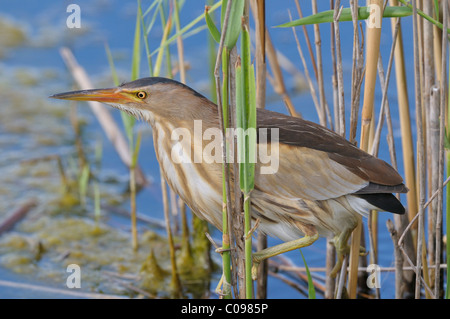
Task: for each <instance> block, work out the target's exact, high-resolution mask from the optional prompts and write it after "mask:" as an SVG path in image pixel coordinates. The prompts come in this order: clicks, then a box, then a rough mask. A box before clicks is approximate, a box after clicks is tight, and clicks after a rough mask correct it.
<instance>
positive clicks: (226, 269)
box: [222, 47, 231, 299]
mask: <svg viewBox="0 0 450 319" xmlns="http://www.w3.org/2000/svg"><path fill="white" fill-rule="evenodd" d="M229 60H230V52H229V50H228V49H227V47H224V48H223V51H222V74H223V82H222V114H223V128H224V132H223V133H224V134H226V130H227V128H228V127H229V118H228V79H229V70H228V64H229ZM228 150H229V145H228V143H226V155H225V156H226V159H228ZM227 169H228V168H227V164H226V163H223V164H222V176H223V178H222V198H223V202H222V248H223V249H224V252H223V253H222V265H223V267H222V268H223V276H224V282H223V291H222V293H223V295H224V298H225V299H230V298H231V253H230V247H231V238H230V236H229V233H230V230H229V228H228V212H227V189H226V180H225V177H226V176H227V174H226V170H227Z"/></svg>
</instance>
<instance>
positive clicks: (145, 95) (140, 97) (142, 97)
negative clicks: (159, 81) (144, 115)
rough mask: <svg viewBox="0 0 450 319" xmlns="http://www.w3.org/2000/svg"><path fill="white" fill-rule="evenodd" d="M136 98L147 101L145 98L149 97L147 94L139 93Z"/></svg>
mask: <svg viewBox="0 0 450 319" xmlns="http://www.w3.org/2000/svg"><path fill="white" fill-rule="evenodd" d="M136 96H137V97H138V98H139V99H141V100H143V99H145V98H146V97H147V92H144V91H139V92H137V93H136Z"/></svg>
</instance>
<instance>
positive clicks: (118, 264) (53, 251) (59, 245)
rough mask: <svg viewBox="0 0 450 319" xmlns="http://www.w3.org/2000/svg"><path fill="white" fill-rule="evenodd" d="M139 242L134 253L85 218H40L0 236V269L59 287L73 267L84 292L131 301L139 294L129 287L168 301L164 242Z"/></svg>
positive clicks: (145, 238) (121, 237) (126, 240)
mask: <svg viewBox="0 0 450 319" xmlns="http://www.w3.org/2000/svg"><path fill="white" fill-rule="evenodd" d="M139 239H140V248H139V249H138V251H136V252H135V251H133V249H132V248H131V244H130V236H129V234H128V233H126V232H124V231H120V230H118V229H115V228H112V227H110V226H107V225H100V224H98V223H97V222H95V221H92V220H89V219H88V218H81V217H66V216H51V217H50V216H45V217H44V216H43V217H40V218H38V219H36V220H31V221H30V220H28V221H23V222H22V223H21V224H20V226H18V227H17V228H16V230H15V231H13V232H8V233H7V234H4V235H3V236H2V237H0V256H1V257H0V265H1V266H2V267H6V268H9V269H11V270H13V271H15V272H17V273H20V274H24V275H27V276H33V278H34V279H38V280H42V281H44V282H48V283H49V284H51V285H52V286H55V285H56V286H57V287H61V288H64V287H66V281H67V278H68V276H70V273H68V272H67V267H68V266H69V265H72V264H75V265H78V266H79V267H80V270H81V288H82V290H83V291H87V292H96V293H105V294H115V295H127V296H131V297H135V296H136V295H138V293H136V292H135V291H133V290H131V289H130V288H129V286H134V287H136V288H138V289H142V291H143V292H147V293H148V295H146V296H155V297H156V296H157V297H171V296H172V294H173V291H172V290H171V288H172V287H171V285H170V281H171V276H170V272H169V271H168V269H170V264H169V253H168V252H169V250H168V249H167V247H168V246H167V241H166V240H165V239H164V238H162V237H160V236H159V235H157V234H156V233H155V232H152V231H149V230H148V231H145V232H143V233H142V234H141V235H140V238H139ZM153 252H154V253H153ZM155 255H157V260H158V261H157V262H156V259H155ZM197 266H198V268H202V267H201V265H197ZM203 274H204V275H205V276H207V273H206V272H204V273H203ZM124 278H125V279H124ZM185 279H186V280H187V281H188V282H189V281H190V282H192V281H193V279H195V280H196V281H201V280H202V278H201V277H200V278H192V277H188V278H185ZM204 279H206V277H204V278H203V280H204ZM202 286H203V287H205V285H204V283H203V284H201V285H198V284H196V285H192V284H190V285H185V287H186V288H187V290H186V292H187V293H188V294H190V295H192V296H198V295H197V294H200V295H201V293H203V292H201V291H198V290H199V288H200V287H202ZM191 288H192V289H191ZM206 289H207V288H206ZM144 295H145V294H144Z"/></svg>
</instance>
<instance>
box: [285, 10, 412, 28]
mask: <svg viewBox="0 0 450 319" xmlns="http://www.w3.org/2000/svg"><path fill="white" fill-rule="evenodd" d="M411 14H412V10H411V9H410V8H408V7H386V9H385V10H384V12H383V18H402V17H407V16H410V15H411ZM369 16H370V9H369V7H359V8H358V20H366V19H368V18H369ZM345 21H353V20H352V11H351V8H345V9H342V13H341V16H340V18H339V22H345ZM332 22H334V10H328V11H323V12H320V13H317V14H313V15H310V16H307V17H304V18H301V19H298V20H294V21H291V22H287V23H283V24H280V25H278V26H276V28H288V27H297V26H301V25H308V24H318V23H332Z"/></svg>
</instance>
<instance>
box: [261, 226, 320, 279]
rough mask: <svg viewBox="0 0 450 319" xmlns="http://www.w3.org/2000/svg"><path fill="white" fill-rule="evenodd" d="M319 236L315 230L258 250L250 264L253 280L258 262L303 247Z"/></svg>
mask: <svg viewBox="0 0 450 319" xmlns="http://www.w3.org/2000/svg"><path fill="white" fill-rule="evenodd" d="M318 238H319V234H318V233H317V232H315V233H313V234H311V235H305V237H302V238H300V239H296V240H292V241H288V242H286V243H282V244H279V245H276V246H273V247H268V248H266V249H263V250H261V251H258V252H256V253H254V254H253V266H252V278H253V280H255V279H256V274H257V270H258V266H259V264H260V263H261V262H262V261H263V260H265V259H267V258H270V257H273V256H277V255H280V254H282V253H285V252H288V251H291V250H294V249H298V248H303V247H306V246H309V245H311V244H312V243H314V242H315V241H316V240H317V239H318Z"/></svg>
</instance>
